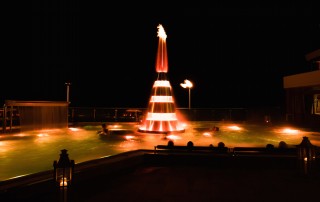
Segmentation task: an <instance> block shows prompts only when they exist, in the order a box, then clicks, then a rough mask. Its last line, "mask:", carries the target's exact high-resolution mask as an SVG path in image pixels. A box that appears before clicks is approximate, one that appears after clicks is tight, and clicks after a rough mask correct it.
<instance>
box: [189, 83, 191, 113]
mask: <svg viewBox="0 0 320 202" xmlns="http://www.w3.org/2000/svg"><path fill="white" fill-rule="evenodd" d="M190 108H191V88H189V109H190Z"/></svg>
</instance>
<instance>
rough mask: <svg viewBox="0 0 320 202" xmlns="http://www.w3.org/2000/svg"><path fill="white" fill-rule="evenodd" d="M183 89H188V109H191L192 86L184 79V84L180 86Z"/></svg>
mask: <svg viewBox="0 0 320 202" xmlns="http://www.w3.org/2000/svg"><path fill="white" fill-rule="evenodd" d="M180 85H181V86H182V87H183V88H188V89H189V109H190V108H191V88H192V86H193V84H192V83H191V81H189V80H187V79H185V80H184V83H181V84H180Z"/></svg>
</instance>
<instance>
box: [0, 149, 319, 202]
mask: <svg viewBox="0 0 320 202" xmlns="http://www.w3.org/2000/svg"><path fill="white" fill-rule="evenodd" d="M314 165H315V166H314V170H313V172H312V173H309V174H308V175H305V174H304V173H303V172H302V171H301V170H300V169H299V166H298V161H297V158H296V157H295V156H287V155H280V156H273V155H270V156H268V155H263V156H261V155H245V156H233V155H230V154H210V153H209V154H208V153H206V152H158V153H155V152H154V151H151V150H150V151H147V150H139V151H133V152H128V153H124V154H121V155H116V156H114V157H112V158H107V159H97V160H93V161H90V162H86V163H83V164H79V165H76V168H75V177H74V182H73V187H72V188H71V189H69V190H68V193H67V194H68V195H67V201H77V202H81V201H117V202H118V201H126V202H128V201H137V202H138V201H139V202H141V201H153V202H154V201H156V202H157V201H159V202H160V201H161V202H162V201H175V202H179V201H183V202H186V201H196V202H201V201H219V202H220V201H228V202H229V201H246V202H248V201H255V202H256V201H268V202H269V201H290V202H292V201H299V202H301V201H303V202H307V201H316V200H317V199H319V197H320V194H319V187H320V166H319V159H317V161H316V163H315V164H314ZM49 173H50V172H49ZM46 174H47V175H48V173H46ZM14 184H16V185H18V184H19V181H18V180H17V181H16V183H14ZM0 185H1V184H0ZM8 185H10V183H8V184H7V186H8ZM59 194H61V193H60V192H59V191H58V190H57V189H56V188H55V187H54V183H53V181H52V179H51V180H50V179H49V180H42V181H41V180H40V181H34V182H28V183H26V184H24V185H23V184H22V183H20V184H19V186H11V187H10V188H9V189H7V190H4V189H2V192H1V198H2V199H3V200H1V201H10V202H11V201H48V202H49V201H61V200H60V199H61V198H60V197H61V195H59Z"/></svg>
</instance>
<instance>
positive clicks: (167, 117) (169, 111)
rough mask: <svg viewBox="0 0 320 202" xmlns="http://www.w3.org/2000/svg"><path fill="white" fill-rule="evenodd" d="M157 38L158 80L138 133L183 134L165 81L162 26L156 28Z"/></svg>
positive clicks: (165, 56)
mask: <svg viewBox="0 0 320 202" xmlns="http://www.w3.org/2000/svg"><path fill="white" fill-rule="evenodd" d="M158 37H159V44H158V52H157V59H156V72H157V73H158V78H157V80H156V81H155V82H154V84H153V87H152V93H151V97H150V100H149V106H148V113H147V116H146V119H145V120H144V124H143V125H142V126H141V127H140V128H139V131H140V132H151V133H157V132H161V133H167V132H184V128H183V127H181V126H180V125H179V123H178V118H177V115H176V110H175V104H174V98H173V96H172V89H171V85H170V82H169V81H168V80H167V72H168V57H167V47H166V38H167V35H166V33H165V31H164V29H163V27H162V25H159V26H158Z"/></svg>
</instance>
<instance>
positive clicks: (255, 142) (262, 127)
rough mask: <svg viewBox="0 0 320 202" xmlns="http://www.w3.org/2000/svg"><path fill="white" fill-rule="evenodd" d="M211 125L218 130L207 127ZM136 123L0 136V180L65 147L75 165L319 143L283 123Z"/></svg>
mask: <svg viewBox="0 0 320 202" xmlns="http://www.w3.org/2000/svg"><path fill="white" fill-rule="evenodd" d="M213 127H216V128H218V129H219V130H218V131H214V130H212V129H213ZM138 128H139V125H138V124H137V123H108V129H109V134H108V135H99V134H98V131H100V130H101V126H100V125H94V124H91V125H82V126H79V127H70V128H68V129H51V130H41V131H30V132H22V133H10V134H1V135H0V181H3V180H6V179H10V178H14V177H18V176H21V175H27V174H31V173H36V172H40V171H46V170H50V169H53V161H54V160H58V159H59V154H60V150H62V149H67V150H68V154H69V158H70V159H72V160H74V161H75V163H80V162H84V161H88V160H92V159H96V158H101V157H105V156H110V155H115V154H119V153H122V152H126V151H131V150H137V149H151V150H152V149H154V146H156V145H160V144H167V143H168V141H169V140H172V141H173V142H174V144H175V145H187V142H188V141H192V142H193V144H194V146H209V145H210V144H212V145H213V146H217V145H218V143H219V142H223V143H224V144H225V146H226V147H229V148H232V147H235V146H263V147H264V146H266V145H267V144H273V145H274V146H275V147H277V146H278V144H279V142H280V141H285V142H286V143H287V144H288V145H293V146H294V145H298V144H300V143H301V141H302V138H303V137H304V136H307V137H308V138H309V140H310V141H311V143H312V144H313V145H316V146H320V132H318V131H309V130H308V129H304V128H297V127H292V126H286V125H267V124H259V125H257V124H250V123H230V122H210V121H206V122H196V121H195V122H187V123H186V124H185V129H186V130H185V132H184V133H176V134H151V133H139V132H138Z"/></svg>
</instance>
